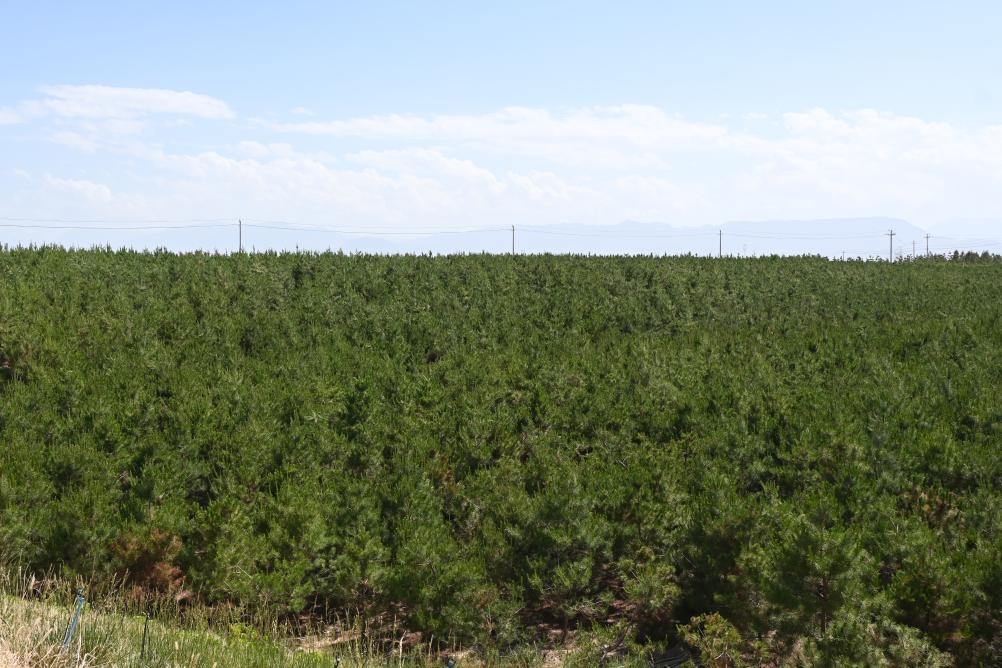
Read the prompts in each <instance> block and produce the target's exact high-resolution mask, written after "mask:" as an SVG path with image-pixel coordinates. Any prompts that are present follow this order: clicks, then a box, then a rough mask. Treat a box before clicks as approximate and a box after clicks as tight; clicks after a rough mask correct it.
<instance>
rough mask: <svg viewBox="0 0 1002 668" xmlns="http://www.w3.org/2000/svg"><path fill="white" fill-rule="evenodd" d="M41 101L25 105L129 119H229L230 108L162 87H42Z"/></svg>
mask: <svg viewBox="0 0 1002 668" xmlns="http://www.w3.org/2000/svg"><path fill="white" fill-rule="evenodd" d="M40 90H41V92H42V93H43V94H44V95H45V98H44V99H42V100H38V101H34V102H31V103H28V104H27V107H26V108H28V109H29V110H31V111H35V112H40V111H43V110H44V111H46V112H49V113H52V114H55V115H57V116H61V117H65V118H89V119H118V120H131V119H137V118H143V117H145V116H150V115H154V114H170V115H180V116H194V117H197V118H206V119H229V118H233V116H234V114H233V111H232V110H231V109H230V107H229V106H228V105H227V104H226V103H225V102H223V101H222V100H218V99H216V98H214V97H209V96H208V95H200V94H198V93H192V92H188V91H175V90H167V89H163V88H118V87H114V86H93V85H89V86H70V85H60V86H43V87H41V89H40Z"/></svg>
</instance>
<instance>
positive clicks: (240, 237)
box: [237, 218, 244, 253]
mask: <svg viewBox="0 0 1002 668" xmlns="http://www.w3.org/2000/svg"><path fill="white" fill-rule="evenodd" d="M237 229H238V230H239V231H238V232H237V243H238V248H239V249H240V252H241V253H243V252H244V221H243V220H242V219H240V218H238V219H237Z"/></svg>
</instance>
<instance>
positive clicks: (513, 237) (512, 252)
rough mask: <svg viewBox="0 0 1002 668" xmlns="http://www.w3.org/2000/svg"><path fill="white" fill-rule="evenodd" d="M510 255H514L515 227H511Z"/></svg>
mask: <svg viewBox="0 0 1002 668" xmlns="http://www.w3.org/2000/svg"><path fill="white" fill-rule="evenodd" d="M511 254H512V255H514V254H515V226H514V225H512V226H511Z"/></svg>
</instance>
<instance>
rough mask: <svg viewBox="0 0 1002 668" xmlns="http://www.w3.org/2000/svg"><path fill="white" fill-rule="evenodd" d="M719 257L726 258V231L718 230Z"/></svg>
mask: <svg viewBox="0 0 1002 668" xmlns="http://www.w3.org/2000/svg"><path fill="white" fill-rule="evenodd" d="M717 257H724V231H723V230H717Z"/></svg>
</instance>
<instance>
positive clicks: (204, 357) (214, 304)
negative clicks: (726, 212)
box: [0, 248, 1002, 665]
mask: <svg viewBox="0 0 1002 668" xmlns="http://www.w3.org/2000/svg"><path fill="white" fill-rule="evenodd" d="M1000 289H1002V263H999V262H993V261H989V260H986V259H983V258H972V259H970V261H965V259H964V258H962V257H959V258H955V259H954V260H951V261H945V260H939V261H933V260H929V261H915V262H905V263H895V264H891V263H886V262H861V261H853V262H833V261H829V260H826V259H823V258H777V257H774V258H758V259H720V260H718V259H705V258H694V257H681V258H656V257H632V258H624V257H618V258H613V257H571V256H530V257H522V256H515V257H503V256H478V255H473V256H452V257H430V256H402V257H374V256H352V255H343V254H332V253H327V254H293V253H287V254H251V255H211V254H190V255H176V254H172V253H166V252H161V253H137V252H128V251H120V252H116V251H110V250H93V251H69V250H62V249H55V248H33V249H16V250H15V249H8V250H4V251H2V252H0V557H2V559H3V560H4V561H5V563H7V564H20V565H24V566H26V567H28V568H30V569H33V570H36V571H38V572H42V571H46V570H55V571H57V572H60V573H61V574H63V575H67V576H73V575H77V574H83V575H86V576H93V575H95V574H97V575H100V574H108V575H110V574H119V575H122V576H124V577H128V578H130V579H131V581H133V582H134V584H136V585H137V586H141V587H147V588H152V589H157V590H160V591H163V592H164V593H168V594H172V595H181V594H182V593H185V595H187V592H191V593H192V595H194V596H197V597H199V598H201V599H203V600H204V601H206V602H208V603H213V602H224V601H236V602H239V603H241V604H242V605H246V606H248V607H249V608H261V609H267V610H270V611H274V612H275V613H276V614H295V613H304V612H306V613H318V611H323V610H337V609H356V610H357V609H365V610H367V611H371V612H372V613H377V612H379V611H387V610H393V611H394V612H395V613H399V614H401V615H403V616H404V617H405V618H406V620H407V624H408V625H409V626H410V627H411V628H412V629H414V630H418V631H423V632H426V633H429V634H431V633H435V634H443V635H445V634H451V635H454V636H456V637H460V638H464V639H466V640H467V641H469V642H474V643H483V644H491V645H496V646H501V647H505V646H512V645H514V644H517V643H520V642H524V641H527V640H532V639H534V638H535V637H536V635H537V634H538V632H539V631H538V629H539V628H542V627H543V626H550V627H553V628H560V629H567V630H571V631H573V630H574V629H587V628H591V627H593V626H595V625H601V624H612V623H623V624H625V627H624V628H628V629H629V633H631V634H633V636H634V637H636V638H638V639H641V640H643V639H649V640H653V641H659V640H666V641H672V642H674V641H676V640H682V639H685V638H688V639H689V641H690V642H691V643H696V644H698V642H700V639H701V638H702V639H703V640H705V639H706V638H707V637H708V635H712V636H713V638H712V639H713V640H714V641H715V642H718V643H724V644H728V643H729V645H728V646H731V645H733V646H734V647H735V648H737V650H736V651H737V652H739V653H741V654H742V655H744V656H755V655H756V653H758V654H757V655H758V656H763V657H764V656H766V655H769V656H780V655H783V656H792V655H794V654H796V653H800V654H801V655H803V656H805V657H810V656H815V657H828V658H831V657H843V658H844V660H846V661H848V662H859V663H866V664H869V665H876V663H878V662H880V661H887V662H891V663H898V664H902V665H903V664H910V663H911V664H912V665H914V663H912V662H915V663H918V662H926V663H927V665H936V662H945V661H946V660H947V659H949V657H950V656H952V657H953V658H954V659H956V660H957V661H959V662H970V663H985V664H989V663H993V662H997V661H1000V660H1002V639H1000V638H1002V532H1000V524H1002V452H1000V445H1002V301H1000V299H999V290H1000ZM707 642H708V641H707ZM944 652H945V653H947V654H943V653H944ZM948 655H949V656H948Z"/></svg>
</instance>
